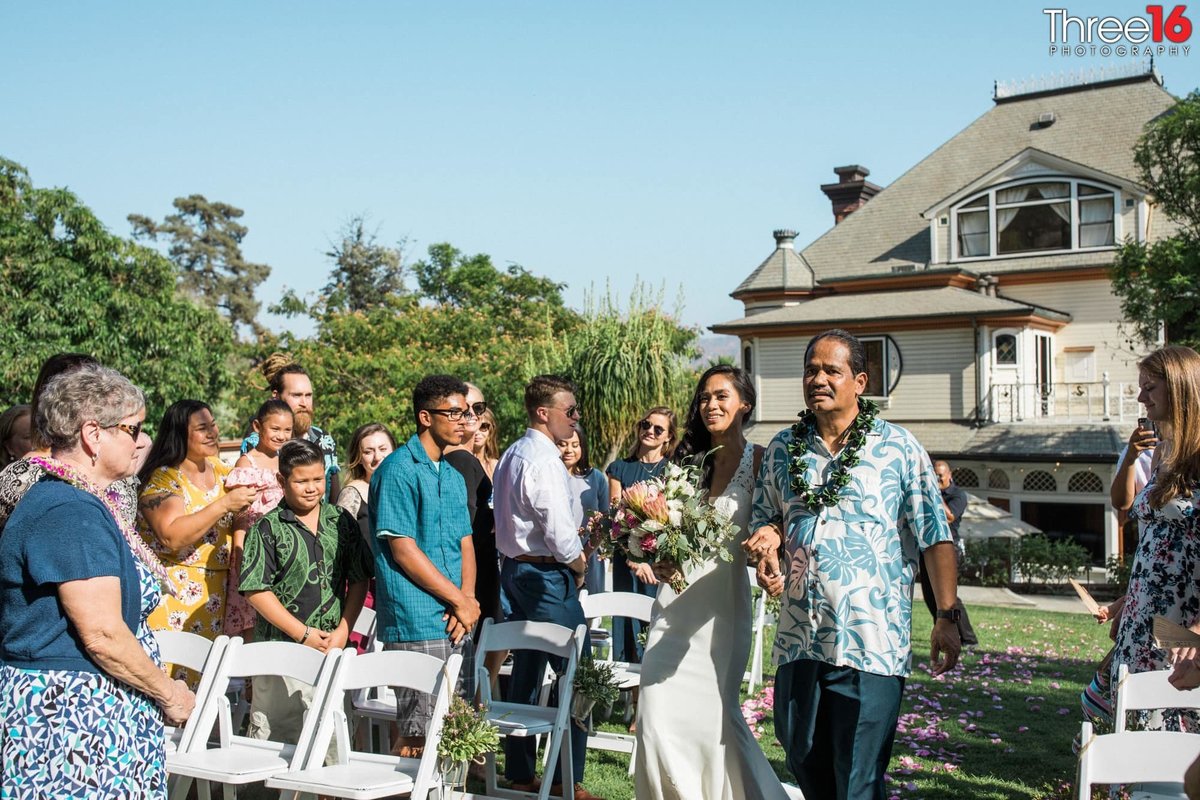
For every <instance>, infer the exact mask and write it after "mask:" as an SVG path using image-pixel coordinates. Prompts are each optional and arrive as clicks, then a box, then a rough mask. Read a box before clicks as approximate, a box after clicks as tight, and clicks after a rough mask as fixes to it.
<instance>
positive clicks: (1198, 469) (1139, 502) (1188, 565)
mask: <svg viewBox="0 0 1200 800" xmlns="http://www.w3.org/2000/svg"><path fill="white" fill-rule="evenodd" d="M1138 369H1139V375H1138V385H1139V386H1140V387H1141V393H1140V394H1139V395H1138V401H1139V402H1141V403H1142V404H1143V405H1144V406H1145V408H1146V416H1147V417H1148V418H1149V419H1150V420H1151V421H1152V422H1153V423H1154V424H1155V426H1156V427H1157V429H1158V431H1159V435H1160V436H1161V441H1160V443H1159V445H1158V447H1157V448H1156V449H1155V452H1154V460H1153V463H1152V467H1151V469H1152V475H1151V477H1150V482H1149V483H1148V484H1147V485H1146V488H1145V489H1143V490H1142V491H1141V493H1140V494H1139V495H1138V496H1137V499H1136V500H1135V501H1134V504H1133V511H1132V513H1133V515H1134V516H1135V517H1136V518H1137V520H1138V527H1139V530H1140V535H1139V537H1138V548H1137V553H1136V555H1135V556H1134V561H1133V569H1132V571H1131V572H1130V575H1129V591H1128V593H1127V595H1126V598H1125V602H1124V606H1123V608H1121V611H1120V613H1121V618H1120V624H1119V627H1118V629H1117V641H1116V647H1115V648H1114V651H1113V659H1112V678H1113V680H1112V685H1113V686H1116V676H1117V670H1118V668H1119V667H1120V665H1121V664H1126V665H1128V667H1129V671H1130V672H1149V671H1152V670H1160V669H1166V668H1168V667H1169V666H1170V657H1169V654H1168V653H1167V651H1165V650H1162V649H1160V648H1158V647H1156V646H1155V644H1154V635H1153V632H1152V629H1153V626H1154V617H1156V616H1163V617H1166V618H1167V619H1169V620H1171V621H1172V622H1176V623H1179V624H1180V625H1184V626H1188V627H1191V626H1192V625H1194V624H1195V623H1196V622H1197V621H1200V355H1198V354H1197V353H1196V352H1195V351H1194V350H1192V349H1191V348H1189V347H1179V346H1171V347H1164V348H1162V349H1160V350H1156V351H1155V352H1153V353H1151V354H1150V355H1148V356H1147V357H1146V358H1145V359H1143V360H1142V361H1141V363H1140V364H1138ZM1135 436H1136V434H1135ZM1137 717H1138V718H1137V719H1136V720H1134V721H1133V722H1132V723H1131V725H1132V726H1133V727H1136V728H1141V729H1145V730H1172V731H1178V730H1184V731H1189V732H1193V733H1200V715H1198V714H1197V713H1196V712H1193V711H1181V710H1166V711H1146V712H1139V713H1138V714H1137Z"/></svg>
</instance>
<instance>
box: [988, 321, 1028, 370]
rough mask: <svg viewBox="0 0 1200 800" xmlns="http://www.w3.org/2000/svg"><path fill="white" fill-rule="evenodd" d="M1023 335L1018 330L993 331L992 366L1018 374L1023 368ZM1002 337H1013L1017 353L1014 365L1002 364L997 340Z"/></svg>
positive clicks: (1002, 329)
mask: <svg viewBox="0 0 1200 800" xmlns="http://www.w3.org/2000/svg"><path fill="white" fill-rule="evenodd" d="M1021 333H1022V332H1021V331H1019V330H1017V329H1016V328H1000V329H999V330H995V331H992V366H994V367H995V368H996V369H998V370H1009V371H1012V372H1016V371H1017V370H1019V369H1020V368H1021ZM1001 336H1011V337H1013V344H1014V345H1015V347H1016V351H1017V360H1016V362H1015V363H1013V364H1003V363H1001V362H1000V358H999V353H1000V350H999V347H998V345H997V341H996V340H997V339H999V338H1000V337H1001Z"/></svg>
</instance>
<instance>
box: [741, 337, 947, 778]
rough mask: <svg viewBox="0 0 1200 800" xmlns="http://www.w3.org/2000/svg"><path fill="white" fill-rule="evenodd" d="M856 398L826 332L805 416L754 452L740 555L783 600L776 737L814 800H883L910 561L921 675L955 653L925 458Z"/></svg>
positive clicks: (860, 375)
mask: <svg viewBox="0 0 1200 800" xmlns="http://www.w3.org/2000/svg"><path fill="white" fill-rule="evenodd" d="M866 387H867V364H866V352H865V350H864V348H863V346H862V343H861V342H859V341H858V339H856V338H855V337H854V336H852V335H851V334H849V333H847V332H846V331H842V330H832V331H826V332H825V333H822V334H820V335H819V336H816V337H814V338H813V340H812V341H811V342H809V345H808V350H807V352H806V353H805V358H804V398H805V402H806V404H807V406H808V408H809V410H810V411H811V414H809V413H807V412H806V413H805V414H803V415H801V422H800V423H798V424H797V425H795V426H793V427H792V428H789V429H787V430H784V431H781V432H780V433H779V434H778V435H776V437H775V438H774V439H773V440H772V441H771V444H770V446H769V447H768V448H767V451H766V454H765V457H764V458H763V464H762V468H761V471H760V474H759V480H758V484H757V486H756V487H755V491H754V510H753V514H752V517H751V525H750V529H751V530H752V531H754V535H753V537H751V540H750V541H749V542H747V545H746V547H747V549H748V550H750V551H751V553H752V554H753V555H755V556H757V557H758V558H759V566H758V581H759V584H760V585H761V586H762V587H763V588H764V589H765V590H766V591H767V592H768V593H770V594H771V595H773V596H776V595H779V594H781V593H782V594H784V599H783V604H782V608H781V611H780V620H779V629H778V633H777V635H776V639H775V646H774V661H775V663H776V664H777V665H778V671H777V672H776V675H775V732H776V735H777V736H778V738H779V741H780V743H781V744H782V745H783V747H784V749H785V750H786V752H787V762H788V768H789V769H790V770H791V771H792V773H793V774H794V775H795V776H796V782H797V784H798V785H799V786H800V789H801V790H802V791H803V792H804V796H805V797H813V798H822V800H826V798H827V799H828V800H882V798H883V797H884V796H885V795H884V783H883V780H884V771H885V769H886V768H887V764H888V759H889V758H890V756H891V750H892V740H893V738H894V736H895V732H896V722H897V718H898V716H899V713H900V697H901V694H902V692H903V690H904V680H905V677H906V676H907V675H908V673H909V667H910V661H911V643H910V636H911V628H912V595H913V581H914V579H915V577H914V573H915V564H916V562H917V557H918V552H919V551H924V554H925V560H926V565H927V566H928V567H929V573H930V578H931V580H932V583H933V587H934V591H935V593H936V596H937V607H938V609H939V614H938V616H939V619H938V620H937V622H936V623H935V625H934V629H933V636H932V650H931V654H930V664H931V667H932V671H933V673H934V674H935V675H939V674H941V673H943V672H946V671H947V670H949V669H951V668H952V667H954V665H955V664H956V663H957V661H958V654H959V650H960V648H961V644H960V642H959V639H958V629H957V628H956V627H955V624H954V612H953V609H954V604H955V600H956V595H957V573H956V569H955V567H956V562H955V548H954V543H953V541H952V539H951V536H950V530H949V528H948V527H947V524H946V513H945V510H944V509H943V508H942V500H941V494H940V492H939V490H938V484H937V478H936V477H935V475H934V472H933V467H932V465H931V464H930V463H929V456H928V455H926V453H925V450H924V449H923V448H922V447H921V445H920V444H918V442H917V440H916V439H915V438H913V436H912V434H910V433H909V432H908V431H906V430H905V429H903V428H900V427H898V426H896V425H892V424H891V423H888V422H885V421H884V420H881V419H877V418H875V415H874V411H875V407H874V404H872V403H870V402H869V401H863V402H862V403H861V404H860V396H861V395H862V394H863V392H864V391H865V390H866ZM781 556H782V559H781ZM781 563H782V564H783V565H784V570H783V571H782V573H781V570H780V564H781Z"/></svg>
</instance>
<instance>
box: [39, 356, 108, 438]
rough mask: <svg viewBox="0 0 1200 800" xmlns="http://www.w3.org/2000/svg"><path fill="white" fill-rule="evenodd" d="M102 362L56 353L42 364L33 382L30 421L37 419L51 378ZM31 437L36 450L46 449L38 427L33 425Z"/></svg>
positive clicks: (91, 358)
mask: <svg viewBox="0 0 1200 800" xmlns="http://www.w3.org/2000/svg"><path fill="white" fill-rule="evenodd" d="M99 363H100V362H99V361H98V360H96V359H95V358H93V357H92V356H89V355H87V354H85V353H55V354H54V355H52V356H50V357H49V358H47V359H46V360H45V361H43V362H42V368H41V369H39V370H38V375H37V380H35V381H34V382H33V395H32V397H30V399H29V406H30V408H29V414H30V419H32V420H36V419H37V412H38V398H39V397H41V396H42V390H43V389H45V388H46V384H47V383H49V382H50V379H51V378H54V377H57V376H59V375H61V374H63V373H64V372H70V371H71V370H73V369H76V368H78V367H82V366H84V365H85V364H99ZM29 433H30V436H31V437H32V438H33V445H34V447H35V448H42V447H46V446H47V444H46V442H45V440H43V439H42V435H41V433H40V432H39V431H38V429H37V425H36V424H35V425H32V426H31V429H30V432H29Z"/></svg>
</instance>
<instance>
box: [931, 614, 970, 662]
mask: <svg viewBox="0 0 1200 800" xmlns="http://www.w3.org/2000/svg"><path fill="white" fill-rule="evenodd" d="M929 645H930V646H929V666H930V670H929V671H930V672H931V673H932V674H933V675H935V676H937V675H941V674H942V673H943V672H949V671H950V670H952V669H954V665H955V664H957V663H958V654H959V652H961V651H962V640H961V639H959V638H958V626H957V625H955V624H954V623H953V622H952V621H950V620H948V619H939V620H938V621H937V622H936V623H935V624H934V626H933V633H932V634H930V636H929Z"/></svg>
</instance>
